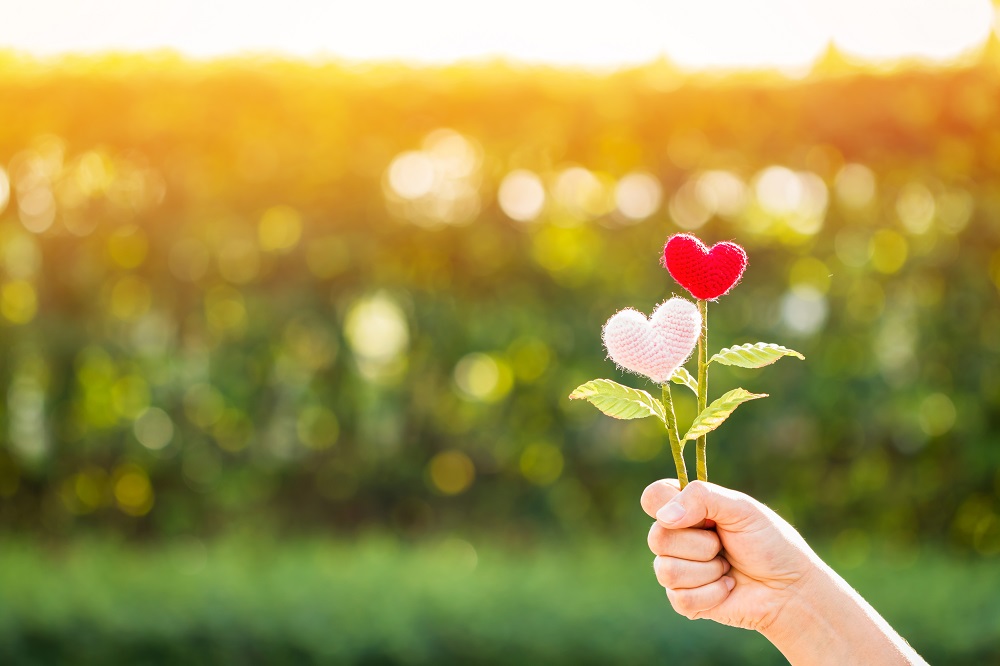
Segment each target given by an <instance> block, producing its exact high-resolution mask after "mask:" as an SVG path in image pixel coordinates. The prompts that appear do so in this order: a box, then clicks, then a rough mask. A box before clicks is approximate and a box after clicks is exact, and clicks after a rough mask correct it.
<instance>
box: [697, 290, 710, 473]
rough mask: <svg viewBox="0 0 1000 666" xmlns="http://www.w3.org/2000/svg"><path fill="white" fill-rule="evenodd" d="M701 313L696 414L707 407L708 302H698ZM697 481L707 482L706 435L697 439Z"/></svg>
mask: <svg viewBox="0 0 1000 666" xmlns="http://www.w3.org/2000/svg"><path fill="white" fill-rule="evenodd" d="M698 312H699V313H701V335H700V336H699V337H698V413H699V414H701V413H702V412H704V411H705V408H706V407H707V406H708V301H703V300H699V301H698ZM696 454H697V455H696V460H697V473H698V480H699V481H708V435H702V436H701V437H699V438H698V447H697V449H696Z"/></svg>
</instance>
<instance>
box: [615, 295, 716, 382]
mask: <svg viewBox="0 0 1000 666" xmlns="http://www.w3.org/2000/svg"><path fill="white" fill-rule="evenodd" d="M700 332H701V315H700V314H699V313H698V308H697V306H695V305H694V303H691V302H690V301H686V300H684V299H683V298H671V299H670V300H668V301H666V302H664V303H662V304H661V305H660V306H659V307H657V308H656V310H654V311H653V314H652V316H651V317H650V318H649V319H646V316H645V315H644V314H642V313H641V312H638V311H636V310H633V309H631V308H629V309H626V310H622V311H621V312H618V313H616V314H615V315H614V316H613V317H611V319H609V320H608V323H606V324H605V325H604V330H603V332H602V336H601V337H602V338H603V339H604V347H605V348H606V349H607V350H608V355H609V356H610V357H611V360H612V361H614V362H615V363H617V364H618V365H620V366H621V367H623V368H625V369H626V370H631V371H632V372H637V373H639V374H640V375H645V376H646V377H649V378H650V379H652V380H653V381H654V382H656V383H657V384H663V383H665V382H667V381H669V380H670V377H671V376H672V375H673V374H674V371H675V370H677V368H678V367H680V365H681V364H682V363H684V361H686V360H687V358H688V356H690V355H691V352H692V350H694V347H695V345H696V344H698V334H699V333H700Z"/></svg>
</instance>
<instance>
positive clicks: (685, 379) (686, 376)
mask: <svg viewBox="0 0 1000 666" xmlns="http://www.w3.org/2000/svg"><path fill="white" fill-rule="evenodd" d="M670 381H672V382H673V383H674V384H682V385H683V386H687V387H688V388H689V389H691V390H692V391H694V394H695V395H698V380H697V379H695V378H694V376H693V375H692V374H691V373H690V372H688V371H687V370H686V369H684V367H683V366H682V367H679V368H677V369H676V370H674V374H673V376H672V377H671V378H670Z"/></svg>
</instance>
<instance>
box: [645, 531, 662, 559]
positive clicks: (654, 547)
mask: <svg viewBox="0 0 1000 666" xmlns="http://www.w3.org/2000/svg"><path fill="white" fill-rule="evenodd" d="M662 530H663V528H662V527H661V526H660V524H659V523H653V525H652V527H650V528H649V535H648V536H647V537H646V545H647V546H649V549H650V550H651V551H653V553H655V554H657V555H659V554H660V552H659V551H660V548H659V546H660V544H661V541H662V534H661V532H662Z"/></svg>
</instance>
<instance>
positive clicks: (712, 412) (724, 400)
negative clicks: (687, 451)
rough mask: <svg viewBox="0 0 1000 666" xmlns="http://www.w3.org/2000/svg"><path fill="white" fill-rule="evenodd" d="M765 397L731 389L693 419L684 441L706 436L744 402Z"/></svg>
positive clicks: (739, 389)
mask: <svg viewBox="0 0 1000 666" xmlns="http://www.w3.org/2000/svg"><path fill="white" fill-rule="evenodd" d="M766 397H767V394H766V393H751V392H750V391H747V390H746V389H741V388H738V389H733V390H732V391H730V392H729V393H726V394H724V395H723V396H722V397H721V398H719V399H718V400H715V401H713V402H712V404H711V405H709V406H708V407H706V408H705V411H703V412H702V413H701V414H699V415H698V416H697V417H695V420H694V422H693V423H692V424H691V427H690V428H689V429H688V431H687V433H685V435H684V439H698V438H699V437H701V436H702V435H707V434H708V433H710V432H712V431H713V430H715V429H716V428H718V427H719V426H720V425H722V424H723V422H725V420H726V419H728V418H729V415H730V414H732V413H733V412H735V411H736V408H737V407H739V406H740V405H742V404H743V403H744V402H747V401H748V400H756V399H757V398H766Z"/></svg>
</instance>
